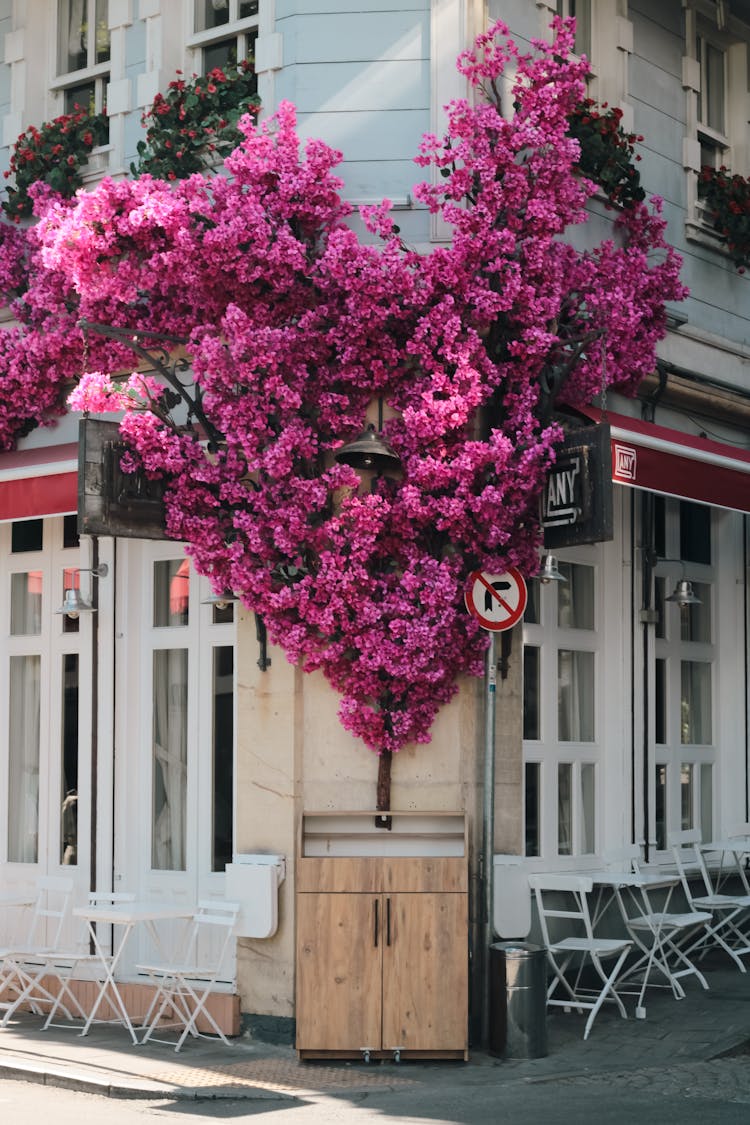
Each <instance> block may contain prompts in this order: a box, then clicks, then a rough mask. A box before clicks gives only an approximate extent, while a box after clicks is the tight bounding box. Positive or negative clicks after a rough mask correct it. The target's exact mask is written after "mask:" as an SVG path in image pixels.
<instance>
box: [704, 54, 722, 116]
mask: <svg viewBox="0 0 750 1125" xmlns="http://www.w3.org/2000/svg"><path fill="white" fill-rule="evenodd" d="M701 84H702V86H703V94H702V97H701V105H702V110H703V118H702V120H703V124H704V125H708V127H709V129H714V130H715V131H716V132H717V133H724V132H725V125H724V52H723V51H720V50H719V48H718V47H714V46H713V44H711V43H706V54H705V61H704V67H703V71H702V73H701Z"/></svg>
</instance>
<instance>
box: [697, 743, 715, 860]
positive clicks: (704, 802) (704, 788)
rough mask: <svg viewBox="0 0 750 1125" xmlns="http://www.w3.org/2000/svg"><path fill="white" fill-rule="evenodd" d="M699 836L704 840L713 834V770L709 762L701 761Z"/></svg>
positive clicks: (710, 837)
mask: <svg viewBox="0 0 750 1125" xmlns="http://www.w3.org/2000/svg"><path fill="white" fill-rule="evenodd" d="M700 776H701V836H702V838H703V840H704V841H707V840H712V839H713V835H714V771H713V766H712V765H711V763H710V762H701V775H700Z"/></svg>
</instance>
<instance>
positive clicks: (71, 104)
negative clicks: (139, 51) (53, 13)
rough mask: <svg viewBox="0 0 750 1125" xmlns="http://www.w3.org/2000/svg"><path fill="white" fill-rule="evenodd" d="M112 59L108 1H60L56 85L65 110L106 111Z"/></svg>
mask: <svg viewBox="0 0 750 1125" xmlns="http://www.w3.org/2000/svg"><path fill="white" fill-rule="evenodd" d="M109 60H110V34H109V2H108V0H58V5H57V81H56V82H55V84H54V85H55V88H56V89H58V90H60V91H61V92H62V97H63V111H64V112H65V113H73V112H75V111H76V110H79V109H80V110H83V111H84V112H85V113H91V114H94V113H104V112H106V107H107V83H108V81H109Z"/></svg>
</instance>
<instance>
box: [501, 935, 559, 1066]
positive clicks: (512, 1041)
mask: <svg viewBox="0 0 750 1125" xmlns="http://www.w3.org/2000/svg"><path fill="white" fill-rule="evenodd" d="M489 1031H490V1036H489V1038H490V1042H489V1049H490V1054H492V1055H498V1056H500V1057H501V1058H506V1059H540V1058H544V1056H545V1055H546V1054H547V973H546V954H545V951H544V949H542V948H541V947H540V946H538V945H531V944H529V943H528V942H523V941H501V942H498V943H497V944H495V945H491V946H490V1029H489Z"/></svg>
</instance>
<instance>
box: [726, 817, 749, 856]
mask: <svg viewBox="0 0 750 1125" xmlns="http://www.w3.org/2000/svg"><path fill="white" fill-rule="evenodd" d="M738 836H739V837H740V838H742V839H746V840H747V841H748V849H749V850H750V821H745V823H744V824H735V826H734V828H733V829H732V831H731V832H730V833H729V839H730V840H734V839H736V838H737V837H738Z"/></svg>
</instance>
